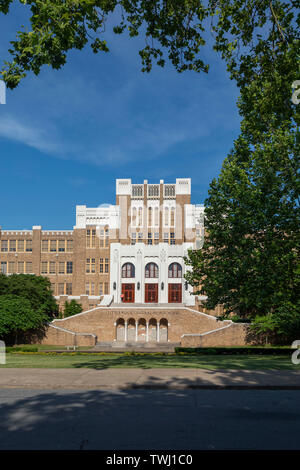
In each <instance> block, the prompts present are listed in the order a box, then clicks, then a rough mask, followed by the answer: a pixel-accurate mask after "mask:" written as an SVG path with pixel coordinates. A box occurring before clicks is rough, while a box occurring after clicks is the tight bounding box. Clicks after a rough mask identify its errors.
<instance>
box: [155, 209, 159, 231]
mask: <svg viewBox="0 0 300 470" xmlns="http://www.w3.org/2000/svg"><path fill="white" fill-rule="evenodd" d="M154 225H155V227H159V207H155V209H154Z"/></svg>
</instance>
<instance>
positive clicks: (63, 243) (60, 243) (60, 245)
mask: <svg viewBox="0 0 300 470" xmlns="http://www.w3.org/2000/svg"><path fill="white" fill-rule="evenodd" d="M65 248H66V241H65V240H58V251H59V252H60V253H62V252H64V251H65Z"/></svg>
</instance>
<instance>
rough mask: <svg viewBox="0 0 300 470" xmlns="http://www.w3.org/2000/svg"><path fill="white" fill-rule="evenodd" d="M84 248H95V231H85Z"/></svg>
mask: <svg viewBox="0 0 300 470" xmlns="http://www.w3.org/2000/svg"><path fill="white" fill-rule="evenodd" d="M86 247H87V248H95V247H96V229H93V230H90V229H88V230H87V231H86Z"/></svg>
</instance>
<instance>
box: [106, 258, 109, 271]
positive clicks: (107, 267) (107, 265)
mask: <svg viewBox="0 0 300 470" xmlns="http://www.w3.org/2000/svg"><path fill="white" fill-rule="evenodd" d="M105 273H109V259H108V258H105Z"/></svg>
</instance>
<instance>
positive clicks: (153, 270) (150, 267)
mask: <svg viewBox="0 0 300 470" xmlns="http://www.w3.org/2000/svg"><path fill="white" fill-rule="evenodd" d="M145 277H146V278H152V277H158V266H157V264H155V263H148V264H147V266H146V267H145Z"/></svg>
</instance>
